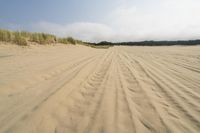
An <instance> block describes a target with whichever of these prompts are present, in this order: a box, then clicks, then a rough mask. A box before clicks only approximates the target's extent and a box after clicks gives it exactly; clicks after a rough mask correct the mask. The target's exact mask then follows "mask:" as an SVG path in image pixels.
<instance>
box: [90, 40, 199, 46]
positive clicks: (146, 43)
mask: <svg viewBox="0 0 200 133" xmlns="http://www.w3.org/2000/svg"><path fill="white" fill-rule="evenodd" d="M92 44H93V45H97V46H100V45H103V46H106V45H107V46H113V45H126V46H172V45H200V40H186V41H141V42H118V43H112V42H106V41H103V42H100V43H92Z"/></svg>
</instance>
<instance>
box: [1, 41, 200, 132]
mask: <svg viewBox="0 0 200 133" xmlns="http://www.w3.org/2000/svg"><path fill="white" fill-rule="evenodd" d="M199 51H200V47H199V46H192V47H180V46H173V47H122V46H121V47H113V48H110V49H92V48H88V47H84V46H64V45H59V46H31V47H30V48H20V47H17V46H5V45H0V105H1V106H0V132H1V133H4V132H9V133H75V132H78V133H89V132H90V133H98V132H106V133H117V132H118V133H134V132H137V133H148V132H159V133H161V132H162V133H165V132H176V133H179V132H180V133H184V132H185V133H193V132H194V133H195V132H196V133H197V132H199V131H200V52H199Z"/></svg>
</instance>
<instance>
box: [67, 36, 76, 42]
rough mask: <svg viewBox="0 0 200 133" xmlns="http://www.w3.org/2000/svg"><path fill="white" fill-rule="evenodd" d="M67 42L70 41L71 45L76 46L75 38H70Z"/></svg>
mask: <svg viewBox="0 0 200 133" xmlns="http://www.w3.org/2000/svg"><path fill="white" fill-rule="evenodd" d="M67 41H68V42H69V43H70V44H76V40H74V38H72V37H68V38H67Z"/></svg>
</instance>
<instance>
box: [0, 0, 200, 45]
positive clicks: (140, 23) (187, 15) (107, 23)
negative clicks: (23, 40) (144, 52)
mask: <svg viewBox="0 0 200 133" xmlns="http://www.w3.org/2000/svg"><path fill="white" fill-rule="evenodd" d="M0 28H7V29H12V30H28V31H37V32H48V33H52V34H56V35H58V36H73V37H75V38H78V39H82V40H84V41H93V42H99V41H103V40H107V41H114V42H115V41H141V40H179V39H199V38H200V0H0Z"/></svg>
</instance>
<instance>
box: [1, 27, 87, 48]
mask: <svg viewBox="0 0 200 133" xmlns="http://www.w3.org/2000/svg"><path fill="white" fill-rule="evenodd" d="M0 41H2V42H11V43H15V44H17V45H23V46H26V45H28V42H35V43H38V44H42V45H45V44H55V43H63V44H74V45H75V44H83V42H82V41H80V40H76V39H74V38H72V37H66V38H58V37H56V36H55V35H51V34H47V33H32V32H26V31H9V30H3V29H0Z"/></svg>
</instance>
